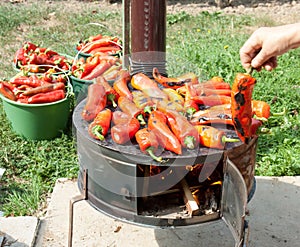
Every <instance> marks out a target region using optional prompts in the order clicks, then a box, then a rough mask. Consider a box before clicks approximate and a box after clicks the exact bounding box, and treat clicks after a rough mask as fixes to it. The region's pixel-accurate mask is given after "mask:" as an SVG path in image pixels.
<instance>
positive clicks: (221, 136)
mask: <svg viewBox="0 0 300 247" xmlns="http://www.w3.org/2000/svg"><path fill="white" fill-rule="evenodd" d="M195 129H196V130H197V132H198V134H199V142H200V145H202V146H204V147H208V148H216V149H224V148H225V144H226V143H227V142H238V141H239V139H232V138H227V137H226V133H225V132H224V131H222V130H219V129H217V128H214V127H212V126H207V125H197V126H195Z"/></svg>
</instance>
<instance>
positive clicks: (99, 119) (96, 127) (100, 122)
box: [88, 108, 112, 141]
mask: <svg viewBox="0 0 300 247" xmlns="http://www.w3.org/2000/svg"><path fill="white" fill-rule="evenodd" d="M111 118H112V112H111V110H110V109H108V108H105V109H104V110H102V111H100V112H99V113H98V114H97V116H96V117H95V119H94V120H93V122H91V123H90V124H89V127H88V133H89V134H90V136H91V137H92V138H94V139H96V140H100V141H103V140H104V138H105V136H106V135H107V132H108V130H109V127H110V122H111Z"/></svg>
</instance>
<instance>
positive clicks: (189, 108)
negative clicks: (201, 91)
mask: <svg viewBox="0 0 300 247" xmlns="http://www.w3.org/2000/svg"><path fill="white" fill-rule="evenodd" d="M192 89H193V84H191V83H187V84H185V97H184V104H183V107H184V111H185V113H186V115H187V117H188V118H190V117H191V116H192V115H193V113H194V112H196V111H198V110H199V106H198V104H197V103H196V101H195V100H193V99H192V97H194V96H196V95H197V94H196V92H195V91H194V90H192Z"/></svg>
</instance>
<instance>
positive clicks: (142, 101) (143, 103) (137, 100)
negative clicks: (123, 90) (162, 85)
mask: <svg viewBox="0 0 300 247" xmlns="http://www.w3.org/2000/svg"><path fill="white" fill-rule="evenodd" d="M132 97H133V99H132V100H133V103H134V104H135V105H136V107H137V108H139V109H142V110H143V109H144V108H145V107H148V106H149V107H152V106H153V105H154V102H153V101H152V100H151V98H150V97H149V96H148V95H146V94H144V92H142V91H139V90H134V91H132Z"/></svg>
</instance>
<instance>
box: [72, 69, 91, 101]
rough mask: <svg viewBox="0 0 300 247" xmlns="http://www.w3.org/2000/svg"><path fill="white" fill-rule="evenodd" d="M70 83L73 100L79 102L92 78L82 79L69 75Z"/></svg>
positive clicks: (84, 95) (84, 96)
mask: <svg viewBox="0 0 300 247" xmlns="http://www.w3.org/2000/svg"><path fill="white" fill-rule="evenodd" d="M70 80H71V84H72V86H73V92H74V96H75V101H76V102H77V103H79V102H80V101H82V100H83V99H85V98H86V96H87V91H88V86H89V85H91V84H93V81H92V80H82V79H79V78H77V77H75V76H72V75H71V76H70Z"/></svg>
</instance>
